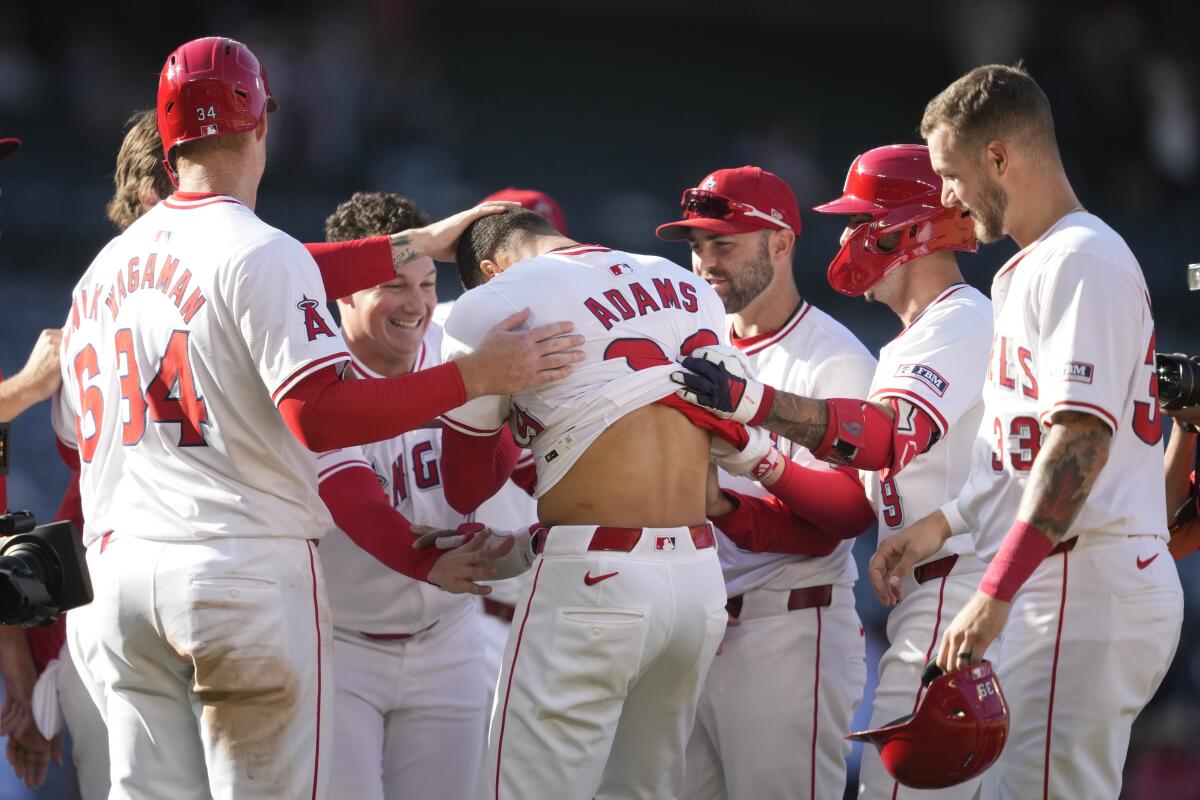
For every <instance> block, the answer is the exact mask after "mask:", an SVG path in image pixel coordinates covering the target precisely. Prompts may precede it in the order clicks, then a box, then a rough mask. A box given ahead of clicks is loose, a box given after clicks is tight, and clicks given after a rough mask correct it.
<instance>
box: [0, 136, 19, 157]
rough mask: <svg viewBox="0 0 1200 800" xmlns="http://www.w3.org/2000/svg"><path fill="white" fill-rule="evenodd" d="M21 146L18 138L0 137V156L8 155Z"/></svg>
mask: <svg viewBox="0 0 1200 800" xmlns="http://www.w3.org/2000/svg"><path fill="white" fill-rule="evenodd" d="M20 146H21V140H20V139H12V138H9V139H0V158H4V157H5V156H10V155H12V154H13V153H14V152H16V149H17V148H18V147H20Z"/></svg>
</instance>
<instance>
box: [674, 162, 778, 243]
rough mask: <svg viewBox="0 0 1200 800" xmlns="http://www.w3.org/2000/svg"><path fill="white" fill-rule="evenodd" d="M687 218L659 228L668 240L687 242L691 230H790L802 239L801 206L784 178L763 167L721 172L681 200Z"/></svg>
mask: <svg viewBox="0 0 1200 800" xmlns="http://www.w3.org/2000/svg"><path fill="white" fill-rule="evenodd" d="M680 206H681V207H682V208H683V219H681V220H679V221H678V222H668V223H667V224H665V225H659V226H658V229H657V230H656V231H655V232H654V233H655V235H656V236H658V238H660V239H663V240H665V241H668V242H671V241H678V240H679V239H686V238H687V235H688V229H690V228H698V229H700V230H702V231H711V232H712V233H751V232H753V231H761V230H784V229H786V230H790V231H791V232H792V233H794V234H796V236H797V237H799V236H800V206H799V205H798V204H797V203H796V196H795V195H794V194H792V190H791V188H790V187H789V186H788V185H787V184H786V183H784V181H783V179H782V178H780V177H779V176H778V175H775V174H774V173H771V172H767V171H766V170H765V169H762V168H761V167H738V168H737V169H719V170H717V171H716V172H714V173H712V174H711V175H709V176H708V177H706V178H705V179H704V180H702V181H700V185H699V186H697V187H696V188H694V189H687V190H685V191H684V193H683V199H682V200H681V201H680Z"/></svg>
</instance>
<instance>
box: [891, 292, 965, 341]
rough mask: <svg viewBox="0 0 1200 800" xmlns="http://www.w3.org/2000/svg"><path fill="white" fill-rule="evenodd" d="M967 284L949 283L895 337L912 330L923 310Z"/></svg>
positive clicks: (923, 313) (947, 297) (925, 310)
mask: <svg viewBox="0 0 1200 800" xmlns="http://www.w3.org/2000/svg"><path fill="white" fill-rule="evenodd" d="M967 286H968V284H965V283H955V284H951V285H950V286H948V287H946V288H945V289H943V290H942V294H940V295H938V296H937V297H935V298H934V299H933V302H932V303H930V304H929V305H927V306H925V308H923V309H921V313H920V314H917V315H916V316H915V317H913V321H912V322H910V323H908V324H907V325H905V326H904V330H902V331H900V332H899V333H898V334H896V339H899V338H900V337H901V336H903V335H904V334H906V333H908V332H909V331H910V330H912V327H913V325H916V324H917V322H918V321H920V319H921V317H923V316H925V312H927V311H929V309H931V308H933V307H934V306H936V305H937V304H938V303H940V302H942V301H943V300H948V299H950V297H951V296H953V295H954V294H956V293H957V292H960V291H962V290H963V289H966V288H967ZM896 339H892V341H893V342H894V341H896Z"/></svg>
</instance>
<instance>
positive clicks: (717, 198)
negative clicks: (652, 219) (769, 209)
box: [679, 189, 792, 231]
mask: <svg viewBox="0 0 1200 800" xmlns="http://www.w3.org/2000/svg"><path fill="white" fill-rule="evenodd" d="M679 206H680V208H682V209H683V218H684V219H694V218H695V217H704V218H706V219H732V218H734V217H735V216H737V215H739V214H740V215H742V216H746V217H757V218H759V219H765V220H766V221H767V222H770V223H771V224H773V225H778V226H779V227H780V228H786V229H787V230H789V231H790V230H791V229H792V226H791V225H788V224H787V223H786V222H784V221H783V220H781V219H779V218H777V217H773V216H771V215H770V214H764V213H763V212H761V211H759V210H758V209H757V208H755V207H754V206H752V205H750V204H749V203H743V202H740V201H738V200H731V199H729V198H728V197H722V196H721V195H719V194H713V193H712V192H710V191H708V190H707V189H688V190H687V191H685V192H684V193H683V200H681V201H680V203H679Z"/></svg>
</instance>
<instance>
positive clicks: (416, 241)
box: [390, 200, 521, 269]
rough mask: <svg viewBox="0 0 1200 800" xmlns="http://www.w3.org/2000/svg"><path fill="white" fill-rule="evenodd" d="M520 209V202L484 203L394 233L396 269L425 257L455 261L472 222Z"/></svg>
mask: <svg viewBox="0 0 1200 800" xmlns="http://www.w3.org/2000/svg"><path fill="white" fill-rule="evenodd" d="M520 207H521V205H520V203H511V202H508V201H503V200H497V201H492V202H489V203H480V204H479V205H477V206H475V207H474V208H469V209H467V210H466V211H460V212H458V213H457V214H453V215H451V216H449V217H446V218H445V219H440V220H438V221H437V222H434V223H431V224H429V225H426V226H424V227H423V228H412V229H410V230H407V231H401V232H399V233H393V234H392V235H391V237H390V239H391V244H392V263H393V264H395V266H396V269H400V267H402V266H404V265H405V264H408V263H409V262H411V261H415V260H417V259H418V258H421V257H422V256H429V257H430V258H432V259H433V260H434V261H453V260H454V246H455V245H456V244H457V243H458V237H460V236H462V235H463V231H465V230H466V229H467V227H468V226H469V225H470V224H471V223H472V222H474V221H475V220H477V219H481V218H483V217H488V216H491V215H492V214H503V213H504V212H505V211H508V210H510V209H514V208H520Z"/></svg>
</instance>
